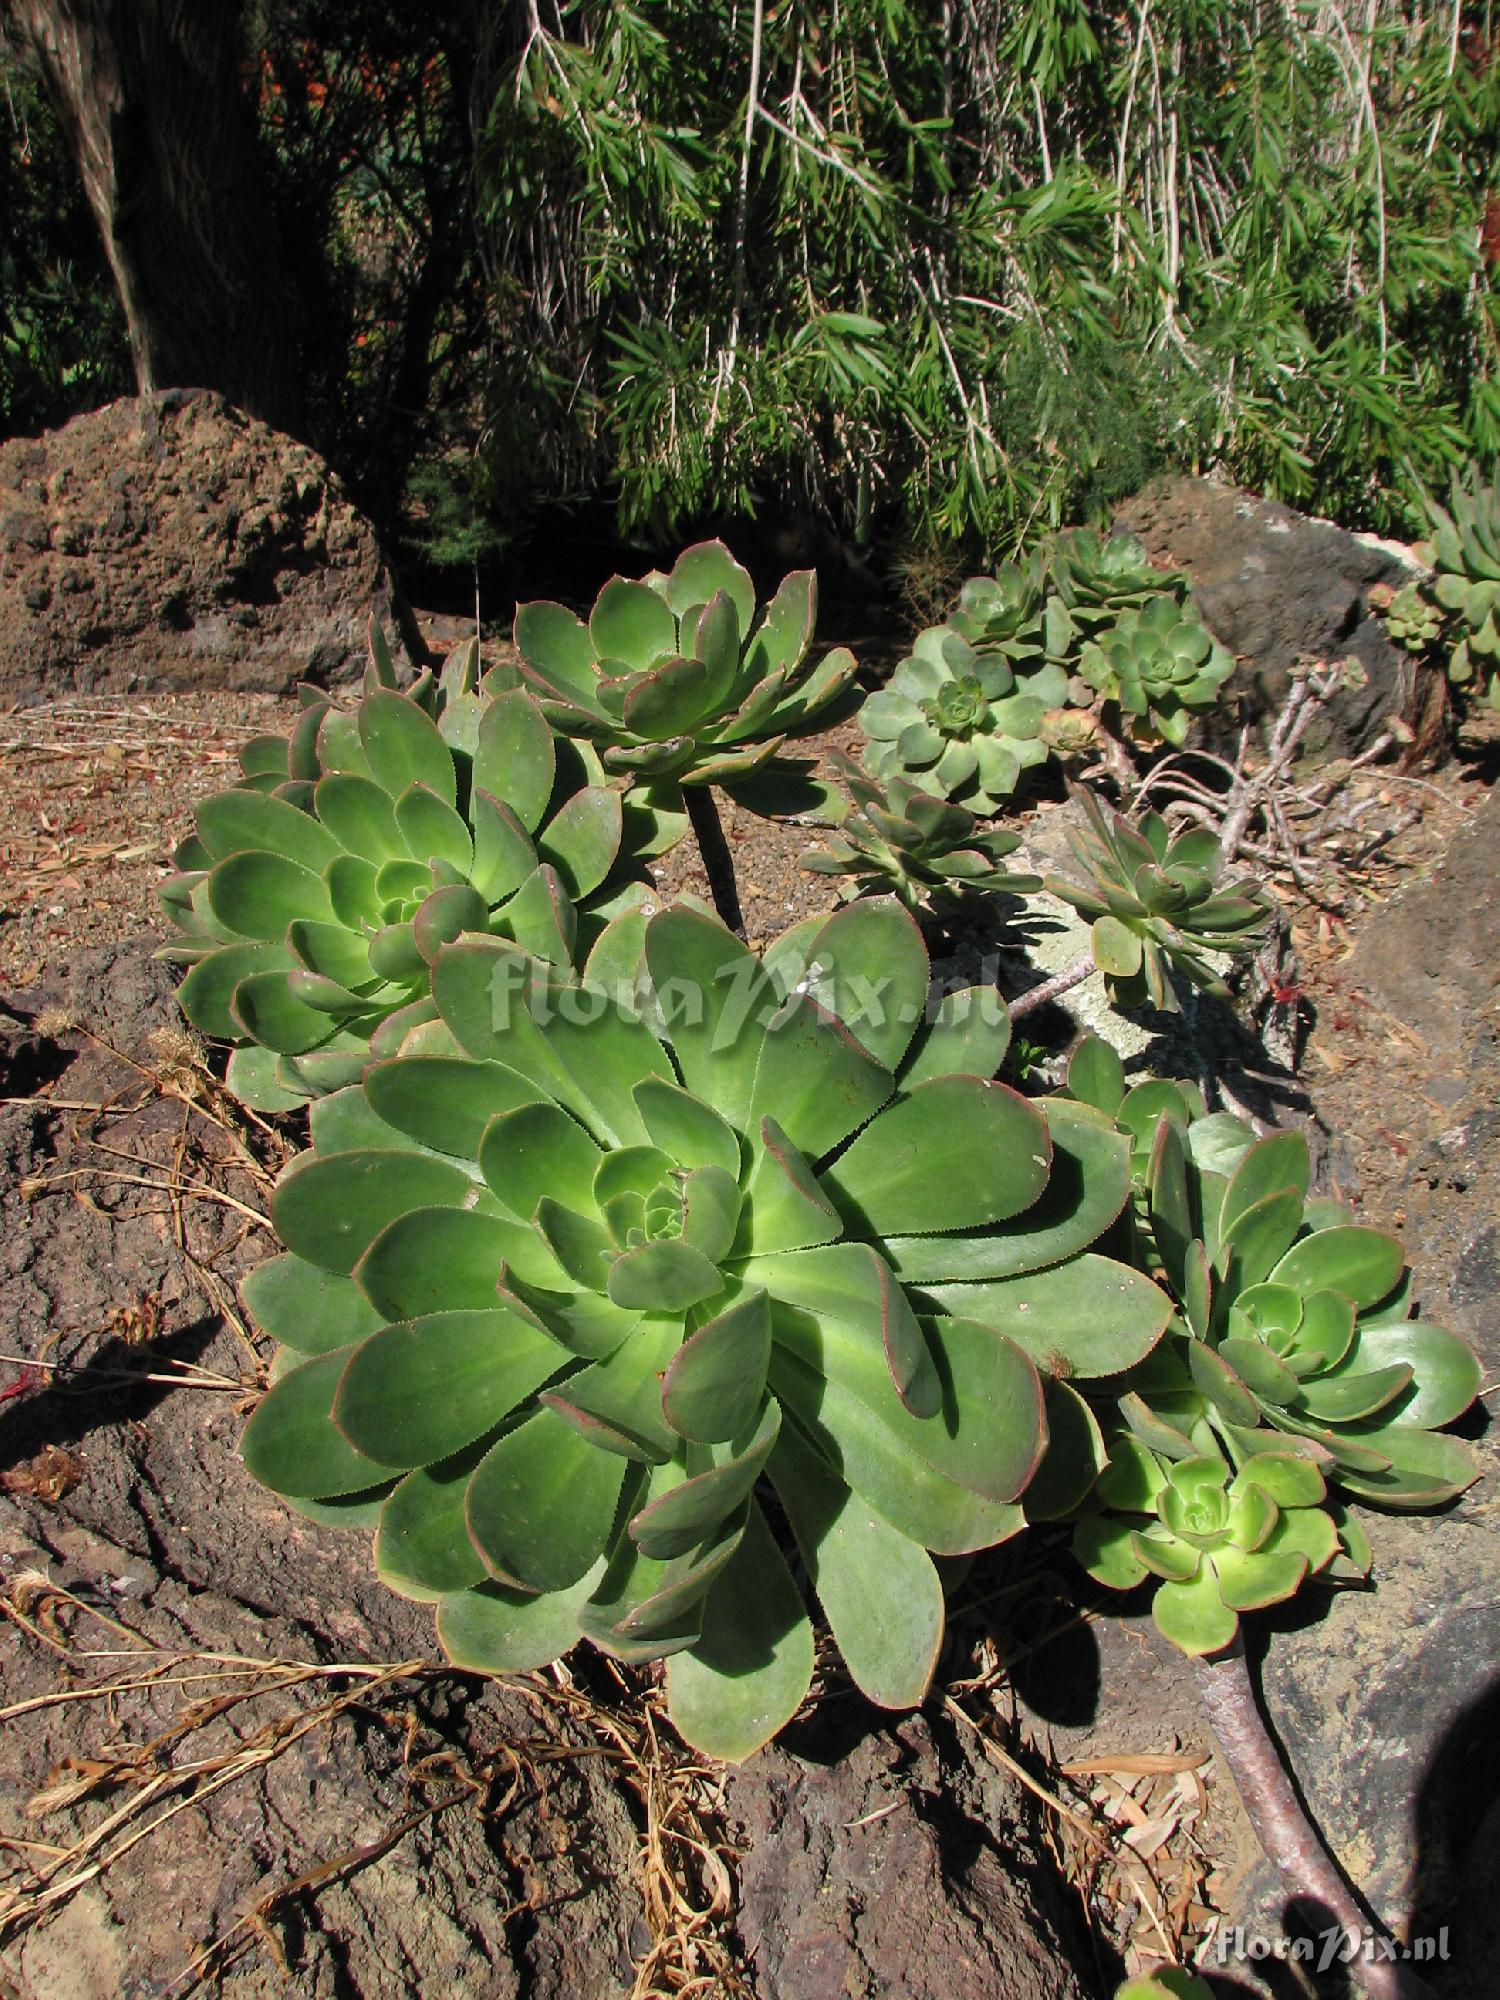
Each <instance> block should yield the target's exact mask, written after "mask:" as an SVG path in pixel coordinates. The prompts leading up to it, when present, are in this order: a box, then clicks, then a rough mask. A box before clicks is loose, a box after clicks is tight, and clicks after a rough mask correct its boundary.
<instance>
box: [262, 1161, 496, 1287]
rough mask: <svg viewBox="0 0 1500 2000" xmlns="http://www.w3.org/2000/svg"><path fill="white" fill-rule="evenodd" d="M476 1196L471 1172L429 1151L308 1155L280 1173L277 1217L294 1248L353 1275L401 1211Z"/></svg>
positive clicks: (454, 1204) (274, 1204) (462, 1202)
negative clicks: (425, 1152)
mask: <svg viewBox="0 0 1500 2000" xmlns="http://www.w3.org/2000/svg"><path fill="white" fill-rule="evenodd" d="M473 1197H474V1182H473V1181H472V1179H471V1178H470V1177H469V1175H468V1174H466V1173H464V1172H463V1171H462V1169H461V1168H459V1167H456V1166H451V1165H450V1164H449V1163H448V1162H447V1161H446V1160H435V1159H431V1158H429V1157H428V1156H427V1155H426V1154H423V1153H416V1152H412V1153H393V1152H387V1151H379V1152H375V1151H371V1152H361V1153H332V1154H329V1155H327V1156H326V1157H323V1158H319V1157H318V1156H317V1155H315V1154H311V1155H310V1154H303V1155H302V1157H301V1158H300V1159H297V1160H294V1161H293V1162H292V1164H291V1166H290V1167H289V1168H288V1169H287V1171H286V1172H285V1173H284V1174H283V1175H282V1177H281V1181H280V1184H279V1185H278V1187H277V1189H276V1193H275V1195H274V1196H273V1198H272V1201H271V1219H272V1221H273V1222H274V1223H275V1225H276V1233H277V1235H278V1236H279V1237H280V1238H281V1240H282V1242H283V1243H284V1244H285V1245H286V1247H287V1248H288V1249H289V1250H292V1251H295V1252H296V1253H297V1255H298V1256H300V1257H305V1258H306V1259H307V1260H308V1262H309V1263H312V1264H319V1265H321V1266H322V1267H323V1269H324V1270H327V1271H344V1272H348V1271H352V1270H353V1269H354V1266H355V1265H356V1264H357V1263H358V1261H359V1259H360V1257H361V1255H362V1254H363V1253H364V1251H365V1250H366V1249H367V1248H368V1247H369V1245H370V1244H371V1243H372V1242H373V1241H374V1239H375V1237H376V1236H378V1235H379V1234H380V1232H381V1230H382V1229H384V1228H385V1226H386V1224H387V1223H388V1222H391V1221H393V1220H394V1219H395V1218H396V1217H397V1216H399V1215H405V1214H407V1213H408V1212H409V1211H410V1210H412V1209H415V1208H430V1207H433V1206H442V1207H451V1208H462V1207H465V1206H466V1205H467V1204H469V1203H470V1202H471V1201H472V1200H473Z"/></svg>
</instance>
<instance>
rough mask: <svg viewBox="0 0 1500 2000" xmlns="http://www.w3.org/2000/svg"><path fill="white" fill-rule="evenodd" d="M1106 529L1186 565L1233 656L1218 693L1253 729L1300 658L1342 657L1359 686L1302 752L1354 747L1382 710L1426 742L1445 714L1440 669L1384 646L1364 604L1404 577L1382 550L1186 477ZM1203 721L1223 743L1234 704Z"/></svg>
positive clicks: (1341, 751) (1134, 505)
mask: <svg viewBox="0 0 1500 2000" xmlns="http://www.w3.org/2000/svg"><path fill="white" fill-rule="evenodd" d="M1115 526H1116V528H1118V529H1121V530H1127V531H1128V532H1129V533H1131V534H1133V535H1138V536H1139V537H1140V539H1141V541H1142V542H1143V543H1144V544H1145V547H1146V551H1147V553H1148V554H1149V555H1151V556H1153V557H1155V558H1156V559H1157V560H1158V561H1160V562H1164V563H1171V564H1174V565H1175V566H1176V567H1178V568H1180V569H1183V570H1185V571H1186V572H1187V574H1188V576H1189V577H1190V578H1191V579H1192V585H1193V593H1194V595H1195V597H1196V598H1197V600H1198V604H1199V606H1200V608H1201V609H1202V612H1203V616H1204V618H1205V619H1206V620H1207V622H1208V623H1209V625H1210V626H1212V628H1213V630H1214V631H1215V632H1216V633H1217V634H1218V636H1219V638H1220V639H1221V640H1222V641H1223V643H1224V644H1225V645H1226V646H1227V647H1228V648H1229V650H1230V651H1231V652H1232V653H1236V654H1238V655H1239V656H1240V658H1241V662H1242V664H1241V666H1240V670H1239V672H1238V673H1237V674H1236V675H1235V677H1234V679H1233V680H1232V681H1231V682H1230V683H1229V689H1228V692H1229V693H1230V694H1238V695H1240V696H1241V697H1242V698H1243V701H1244V706H1245V712H1246V715H1247V716H1248V719H1249V720H1250V721H1251V722H1252V723H1254V724H1256V725H1257V726H1258V727H1259V728H1261V729H1262V731H1264V728H1265V725H1266V724H1267V723H1268V722H1269V721H1270V720H1272V719H1273V718H1274V717H1275V715H1276V713H1277V711H1278V710H1279V709H1280V707H1281V704H1282V702H1283V701H1284V700H1285V698H1286V693H1287V688H1288V685H1289V676H1290V674H1291V671H1292V669H1293V668H1294V667H1295V666H1296V664H1297V662H1298V661H1299V660H1302V659H1307V658H1311V659H1314V660H1326V661H1329V662H1334V661H1338V660H1343V659H1350V658H1352V659H1354V660H1356V661H1357V662H1358V663H1359V666H1360V668H1361V669H1362V671H1363V675H1364V679H1365V684H1364V686H1363V687H1362V688H1349V689H1345V690H1341V691H1340V693H1339V694H1338V695H1337V696H1336V697H1335V698H1334V700H1333V701H1332V702H1331V703H1330V705H1329V707H1328V708H1327V709H1326V710H1325V711H1324V713H1323V715H1321V716H1320V717H1319V718H1318V719H1317V720H1316V721H1315V722H1314V723H1313V724H1312V726H1311V727H1310V729H1309V731H1308V734H1307V736H1306V737H1305V738H1304V739H1303V741H1304V745H1305V748H1306V750H1308V751H1314V750H1322V751H1326V752H1328V753H1329V754H1332V755H1337V756H1348V755H1351V754H1357V753H1358V752H1359V751H1361V750H1364V749H1367V748H1368V747H1369V745H1370V744H1371V743H1372V742H1373V741H1374V739H1375V737H1376V736H1377V735H1378V734H1379V733H1380V729H1381V727H1382V724H1383V722H1384V719H1385V717H1386V716H1388V715H1391V714H1395V715H1398V716H1400V717H1401V718H1402V719H1403V720H1404V721H1406V722H1407V723H1408V724H1410V725H1411V726H1412V727H1413V729H1414V730H1415V731H1416V734H1417V737H1418V741H1419V743H1421V744H1423V745H1426V744H1427V743H1428V742H1429V741H1430V740H1431V738H1432V736H1433V733H1434V729H1435V727H1437V726H1440V723H1441V717H1442V715H1443V713H1444V701H1445V695H1444V686H1443V681H1442V677H1441V675H1438V674H1433V673H1428V672H1425V671H1424V670H1421V669H1419V668H1418V667H1417V666H1416V665H1415V664H1414V663H1413V661H1412V658H1411V656H1410V655H1409V654H1407V653H1404V652H1402V651H1401V649H1400V648H1399V647H1397V646H1393V645H1392V644H1391V642H1390V640H1389V639H1387V637H1386V636H1385V632H1384V629H1383V627H1382V626H1381V625H1380V623H1379V621H1378V620H1377V619H1376V618H1375V617H1374V616H1373V615H1372V613H1371V610H1370V602H1369V591H1370V586H1371V585H1372V584H1377V583H1394V584H1397V585H1399V584H1401V583H1402V582H1404V581H1406V579H1407V575H1408V572H1407V570H1406V568H1405V566H1404V565H1403V563H1402V561H1401V558H1400V556H1399V554H1398V553H1397V552H1396V551H1395V550H1394V549H1393V548H1391V547H1389V546H1386V547H1382V546H1377V545H1375V544H1373V543H1371V542H1369V541H1366V540H1362V539H1361V538H1359V537H1358V536H1355V535H1351V534H1348V533H1347V532H1346V531H1345V530H1344V529H1342V528H1339V527H1335V526H1334V524H1333V523H1332V522H1330V521H1317V520H1311V519H1309V518H1308V516H1306V515H1305V514H1298V513H1297V512H1295V511H1294V510H1293V509H1292V508H1290V507H1284V506H1282V505H1281V504H1280V503H1279V502H1277V501H1273V500H1258V499H1256V498H1254V497H1253V496H1252V495H1250V494H1248V493H1243V492H1241V491H1240V490H1239V489H1238V488H1237V487H1233V486H1224V485H1220V484H1218V483H1217V482H1215V481H1213V480H1209V479H1193V478H1188V477H1172V478H1167V479H1161V480H1157V481H1155V482H1154V483H1153V484H1152V485H1150V486H1148V487H1146V488H1145V489H1144V490H1143V491H1142V492H1140V493H1138V494H1136V495H1134V497H1133V498H1131V499H1129V500H1127V501H1126V502H1125V503H1124V504H1123V506H1121V507H1120V509H1119V510H1118V512H1117V513H1116V515H1115ZM1434 707H1435V710H1436V714H1435V715H1434V714H1433V713H1432V711H1433V709H1434ZM1202 727H1203V728H1204V730H1205V732H1206V736H1207V740H1208V741H1210V742H1211V743H1214V744H1216V745H1222V746H1223V747H1232V745H1233V743H1234V741H1235V740H1236V738H1237V734H1238V723H1237V721H1236V719H1235V715H1234V710H1233V706H1232V705H1231V704H1229V703H1225V704H1222V705H1221V712H1220V713H1219V714H1217V715H1216V716H1215V717H1213V718H1212V719H1210V720H1209V721H1207V722H1206V723H1204V724H1203V725H1202Z"/></svg>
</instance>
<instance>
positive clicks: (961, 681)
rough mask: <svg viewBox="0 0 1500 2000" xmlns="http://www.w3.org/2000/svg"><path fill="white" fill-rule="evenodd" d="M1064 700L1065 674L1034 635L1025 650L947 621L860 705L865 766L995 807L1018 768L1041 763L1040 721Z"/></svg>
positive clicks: (979, 809)
mask: <svg viewBox="0 0 1500 2000" xmlns="http://www.w3.org/2000/svg"><path fill="white" fill-rule="evenodd" d="M970 622H971V624H973V625H975V626H977V625H978V624H979V622H980V620H979V617H978V614H977V612H976V613H974V614H973V615H972V616H971V620H970ZM1017 643H1018V644H1019V642H1017ZM1026 660H1029V665H1026V666H1024V667H1023V665H1022V662H1023V661H1026ZM1067 698H1068V677H1067V674H1066V673H1065V672H1064V670H1063V669H1062V667H1060V666H1058V665H1057V664H1056V663H1055V662H1050V661H1047V660H1044V658H1043V657H1042V653H1041V648H1040V644H1039V643H1038V645H1037V648H1036V650H1035V652H1033V653H1031V654H1029V655H1028V654H1027V653H1025V652H1023V651H1020V650H1016V651H1012V650H1011V647H1010V644H1009V642H1006V641H1000V640H992V639H990V640H986V641H985V642H984V644H983V647H982V649H981V648H980V647H976V645H974V644H971V643H970V641H969V640H968V639H966V638H964V637H963V636H962V635H961V634H960V633H959V632H958V631H957V630H956V629H954V627H953V626H952V625H933V626H929V627H928V629H927V630H926V631H925V632H922V633H919V634H918V636H917V639H916V642H915V644H914V645H913V647H912V650H911V653H910V655H909V657H908V658H906V659H904V660H903V661H902V662H901V664H900V666H898V667H897V669H896V671H895V673H894V674H892V676H891V678H890V680H889V682H888V683H887V685H886V686H885V687H883V688H881V689H880V690H879V691H878V692H877V693H875V694H872V695H871V696H870V697H869V698H868V699H867V700H866V702H865V704H864V706H863V707H862V708H861V709H860V711H859V726H860V728H861V729H862V730H863V731H864V733H865V735H866V737H867V738H868V739H869V741H868V743H867V744H866V746H865V752H864V762H865V766H866V768H867V769H868V770H869V771H870V772H871V773H872V774H873V775H874V776H875V777H877V778H886V779H890V778H904V779H907V780H909V781H910V782H911V783H912V784H914V785H916V786H918V787H919V788H920V789H921V790H923V791H926V792H930V793H933V794H935V795H937V796H938V797H940V798H945V799H955V800H957V801H958V803H959V804H961V805H964V806H967V807H968V808H969V810H970V811H971V812H975V813H982V814H990V813H995V812H998V811H999V809H1000V808H1001V806H1002V805H1004V804H1005V802H1006V801H1007V800H1008V799H1009V798H1010V797H1011V796H1012V795H1013V793H1014V792H1015V790H1016V788H1017V786H1018V785H1019V784H1020V782H1021V774H1022V773H1023V772H1024V771H1027V770H1030V769H1032V768H1033V767H1034V766H1036V765H1038V764H1044V763H1045V762H1046V761H1047V757H1048V755H1049V750H1048V744H1047V739H1046V737H1045V735H1044V734H1043V724H1044V722H1045V719H1046V717H1047V714H1048V712H1049V710H1052V709H1056V708H1060V707H1061V706H1062V704H1063V703H1064V702H1065V701H1066V700H1067Z"/></svg>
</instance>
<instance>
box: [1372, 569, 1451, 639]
mask: <svg viewBox="0 0 1500 2000" xmlns="http://www.w3.org/2000/svg"><path fill="white" fill-rule="evenodd" d="M1380 617H1381V621H1382V623H1383V624H1384V626H1385V629H1386V635H1387V637H1388V638H1389V639H1390V640H1391V641H1392V643H1393V644H1395V645H1397V646H1400V647H1402V648H1404V650H1405V651H1406V652H1408V653H1418V654H1421V653H1430V652H1431V651H1432V649H1433V647H1434V646H1435V645H1436V644H1437V642H1438V640H1439V639H1440V638H1441V637H1442V636H1443V626H1444V624H1445V622H1446V621H1445V619H1444V617H1443V613H1442V612H1441V610H1440V609H1439V608H1438V606H1437V605H1435V604H1433V603H1431V602H1430V601H1429V600H1428V598H1427V597H1425V596H1424V595H1423V592H1422V586H1421V585H1420V584H1418V583H1408V584H1405V585H1403V587H1402V588H1401V589H1400V590H1398V591H1396V592H1395V593H1394V595H1393V596H1392V597H1391V599H1390V602H1389V603H1388V604H1387V605H1386V606H1385V609H1384V610H1383V611H1382V612H1381V613H1380Z"/></svg>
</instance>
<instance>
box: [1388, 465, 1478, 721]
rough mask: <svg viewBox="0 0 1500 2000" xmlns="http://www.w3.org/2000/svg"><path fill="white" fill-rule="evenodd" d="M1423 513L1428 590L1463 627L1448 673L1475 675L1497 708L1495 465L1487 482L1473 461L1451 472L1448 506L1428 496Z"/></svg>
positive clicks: (1465, 679) (1463, 681) (1462, 677)
mask: <svg viewBox="0 0 1500 2000" xmlns="http://www.w3.org/2000/svg"><path fill="white" fill-rule="evenodd" d="M1428 513H1429V515H1430V517H1431V521H1432V536H1431V540H1430V542H1429V543H1428V544H1427V545H1426V553H1427V554H1429V555H1430V556H1431V559H1432V565H1433V569H1434V571H1435V572H1436V574H1435V575H1434V577H1433V580H1432V594H1433V596H1434V597H1435V598H1436V600H1437V602H1438V604H1439V606H1440V607H1441V608H1442V609H1443V610H1444V611H1447V612H1451V613H1453V614H1454V615H1455V616H1456V617H1457V618H1458V619H1459V621H1460V624H1461V626H1462V630H1463V636H1462V637H1461V638H1460V639H1459V641H1458V644H1457V645H1456V646H1455V647H1454V648H1453V651H1452V652H1451V653H1450V655H1449V657H1448V678H1449V679H1450V680H1451V681H1453V682H1454V683H1455V684H1457V685H1459V686H1466V685H1467V684H1468V683H1469V682H1471V681H1474V680H1476V679H1478V680H1479V681H1481V682H1483V683H1484V684H1485V687H1486V693H1487V698H1488V700H1489V702H1490V704H1491V706H1492V707H1500V623H1497V618H1500V468H1497V469H1496V472H1495V475H1494V478H1493V479H1492V480H1491V481H1490V483H1489V484H1488V485H1486V484H1485V482H1484V480H1483V478H1482V477H1481V475H1480V472H1479V468H1478V466H1477V465H1471V466H1470V467H1469V469H1468V472H1467V474H1466V476H1465V477H1464V479H1463V480H1460V479H1459V477H1458V475H1457V473H1455V474H1454V476H1453V486H1452V490H1451V492H1450V494H1449V502H1448V506H1447V507H1441V506H1439V505H1438V503H1437V502H1436V501H1435V500H1430V501H1429V502H1428ZM1395 608H1396V607H1395V604H1392V606H1391V609H1392V611H1394V610H1395Z"/></svg>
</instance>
